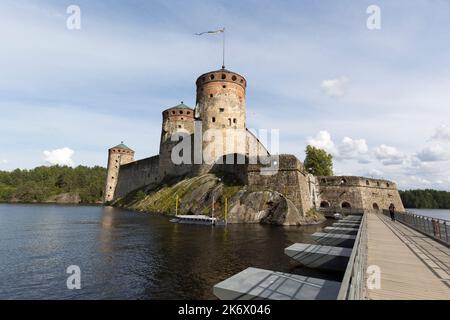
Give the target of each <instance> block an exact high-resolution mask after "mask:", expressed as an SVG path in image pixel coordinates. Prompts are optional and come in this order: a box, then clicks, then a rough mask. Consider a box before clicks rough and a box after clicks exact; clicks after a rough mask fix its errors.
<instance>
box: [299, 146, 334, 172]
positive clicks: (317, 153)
mask: <svg viewBox="0 0 450 320" xmlns="http://www.w3.org/2000/svg"><path fill="white" fill-rule="evenodd" d="M304 165H305V169H306V170H307V172H309V173H311V174H313V175H315V176H332V175H333V156H332V155H331V154H329V153H327V152H326V151H325V150H322V149H319V148H316V147H313V146H310V145H309V146H307V147H306V158H305V163H304Z"/></svg>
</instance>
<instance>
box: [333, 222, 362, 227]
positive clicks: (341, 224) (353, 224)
mask: <svg viewBox="0 0 450 320" xmlns="http://www.w3.org/2000/svg"><path fill="white" fill-rule="evenodd" d="M359 226H360V223H359V222H335V223H333V227H344V228H359Z"/></svg>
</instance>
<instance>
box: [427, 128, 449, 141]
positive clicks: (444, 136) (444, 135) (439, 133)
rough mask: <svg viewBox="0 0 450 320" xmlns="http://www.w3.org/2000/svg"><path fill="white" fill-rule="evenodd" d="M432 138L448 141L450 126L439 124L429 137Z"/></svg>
mask: <svg viewBox="0 0 450 320" xmlns="http://www.w3.org/2000/svg"><path fill="white" fill-rule="evenodd" d="M431 139H432V140H442V141H449V142H450V127H449V126H446V125H441V126H440V127H438V128H437V129H436V132H435V134H434V135H433V136H432V137H431Z"/></svg>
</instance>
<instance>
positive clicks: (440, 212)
mask: <svg viewBox="0 0 450 320" xmlns="http://www.w3.org/2000/svg"><path fill="white" fill-rule="evenodd" d="M406 210H408V211H409V212H411V213H415V214H419V215H423V216H427V217H431V218H438V219H443V220H449V221H450V210H448V209H406Z"/></svg>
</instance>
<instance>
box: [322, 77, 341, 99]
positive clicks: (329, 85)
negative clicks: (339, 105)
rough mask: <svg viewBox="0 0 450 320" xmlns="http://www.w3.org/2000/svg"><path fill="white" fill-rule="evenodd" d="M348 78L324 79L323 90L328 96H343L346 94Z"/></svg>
mask: <svg viewBox="0 0 450 320" xmlns="http://www.w3.org/2000/svg"><path fill="white" fill-rule="evenodd" d="M347 83H348V79H347V78H346V77H340V78H337V79H330V80H323V81H322V84H321V85H320V86H321V87H322V90H323V91H324V92H325V94H326V95H327V96H330V97H342V96H343V95H344V94H345V91H346V87H347Z"/></svg>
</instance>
